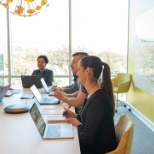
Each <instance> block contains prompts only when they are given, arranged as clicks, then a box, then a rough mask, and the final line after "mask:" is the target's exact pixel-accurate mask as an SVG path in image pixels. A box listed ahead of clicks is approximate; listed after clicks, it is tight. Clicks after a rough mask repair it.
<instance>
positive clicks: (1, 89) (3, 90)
mask: <svg viewBox="0 0 154 154" xmlns="http://www.w3.org/2000/svg"><path fill="white" fill-rule="evenodd" d="M10 86H11V85H8V86H2V87H0V102H1V101H2V100H3V98H4V96H5V95H6V93H7V91H8V90H9V88H10Z"/></svg>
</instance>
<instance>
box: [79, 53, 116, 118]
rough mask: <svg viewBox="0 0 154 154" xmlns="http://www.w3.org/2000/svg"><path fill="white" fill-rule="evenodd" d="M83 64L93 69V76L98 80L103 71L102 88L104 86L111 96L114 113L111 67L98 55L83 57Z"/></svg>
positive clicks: (84, 66)
mask: <svg viewBox="0 0 154 154" xmlns="http://www.w3.org/2000/svg"><path fill="white" fill-rule="evenodd" d="M80 64H81V66H82V67H83V68H84V69H86V68H87V67H89V68H91V69H92V72H93V78H94V80H96V82H97V81H98V79H99V77H100V75H101V73H102V82H101V88H103V89H104V90H105V91H106V92H107V93H108V94H109V96H110V98H111V102H112V104H111V106H112V109H113V115H114V112H115V101H114V96H113V86H112V82H111V73H110V67H109V65H108V64H107V63H105V62H102V61H101V59H100V58H99V57H97V56H87V57H84V58H82V59H81V62H80Z"/></svg>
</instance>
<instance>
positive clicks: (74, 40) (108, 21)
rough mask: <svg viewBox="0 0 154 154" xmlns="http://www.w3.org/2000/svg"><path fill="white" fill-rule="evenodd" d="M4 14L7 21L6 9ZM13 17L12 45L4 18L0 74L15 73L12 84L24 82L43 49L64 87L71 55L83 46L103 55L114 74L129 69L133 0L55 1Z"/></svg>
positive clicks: (68, 77) (67, 82)
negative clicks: (33, 12) (32, 13)
mask: <svg viewBox="0 0 154 154" xmlns="http://www.w3.org/2000/svg"><path fill="white" fill-rule="evenodd" d="M70 4H71V5H70ZM2 8H3V7H2ZM0 13H1V14H0V16H1V17H2V18H4V20H3V19H2V20H3V21H6V15H5V14H6V12H5V8H3V9H1V10H0ZM9 14H10V13H9ZM9 21H10V24H9V28H10V31H9V34H10V37H9V38H10V48H8V44H7V43H9V42H7V25H6V23H7V22H1V23H0V25H1V30H0V34H1V35H0V40H1V42H2V43H1V44H0V69H1V70H0V76H1V77H6V79H8V78H9V77H11V84H15V85H18V83H20V84H21V80H20V75H21V74H29V75H31V73H32V72H33V70H35V69H37V57H38V56H39V55H42V54H44V55H47V56H48V58H49V64H48V65H47V68H49V69H52V70H53V71H54V75H55V84H59V85H60V86H62V85H68V84H69V83H70V82H71V70H70V67H69V65H70V61H71V60H70V58H71V55H72V53H74V52H77V51H84V52H87V53H89V54H93V55H97V56H99V57H100V58H101V59H102V60H103V61H105V62H107V63H108V64H109V65H110V67H111V71H112V74H114V73H117V72H126V71H127V70H126V68H127V25H128V24H127V21H128V0H116V1H114V0H108V1H106V0H90V1H89V0H55V1H50V5H49V7H47V8H46V9H44V10H42V11H41V13H40V14H38V15H35V16H32V17H19V16H16V15H13V14H10V20H9ZM4 52H5V54H4ZM8 53H9V56H8ZM9 57H10V59H8V58H9ZM8 61H9V63H8ZM2 82H3V83H4V78H3V79H1V83H2ZM6 82H8V81H7V80H6ZM3 83H2V84H3Z"/></svg>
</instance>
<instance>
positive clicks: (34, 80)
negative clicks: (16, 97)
mask: <svg viewBox="0 0 154 154" xmlns="http://www.w3.org/2000/svg"><path fill="white" fill-rule="evenodd" d="M41 78H42V77H41V76H40V75H21V81H22V86H23V87H24V88H30V87H31V86H32V85H33V84H35V85H36V87H37V88H42V83H41V81H40V79H41Z"/></svg>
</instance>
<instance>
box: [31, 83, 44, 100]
mask: <svg viewBox="0 0 154 154" xmlns="http://www.w3.org/2000/svg"><path fill="white" fill-rule="evenodd" d="M30 90H31V91H32V93H33V94H34V96H35V97H36V99H37V100H38V102H41V100H42V96H41V94H40V92H39V91H38V90H37V88H36V86H35V85H32V86H31V87H30Z"/></svg>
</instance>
